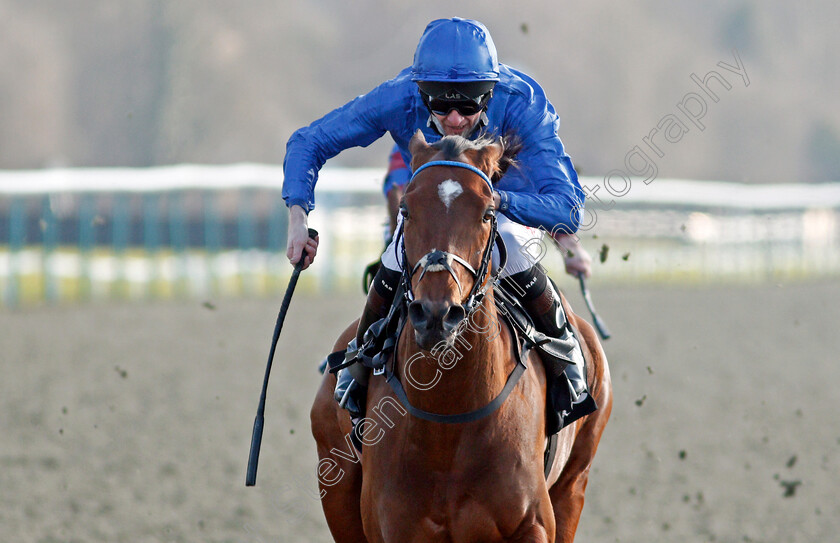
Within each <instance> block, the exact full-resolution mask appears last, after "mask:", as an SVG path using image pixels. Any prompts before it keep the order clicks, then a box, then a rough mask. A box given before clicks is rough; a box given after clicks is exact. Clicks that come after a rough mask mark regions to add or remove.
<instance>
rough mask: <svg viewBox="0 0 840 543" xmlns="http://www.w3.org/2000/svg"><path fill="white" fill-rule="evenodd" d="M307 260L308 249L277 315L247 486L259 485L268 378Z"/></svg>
mask: <svg viewBox="0 0 840 543" xmlns="http://www.w3.org/2000/svg"><path fill="white" fill-rule="evenodd" d="M317 235H318V232H316V231H315V229H314V228H310V229H309V237H310V238H315V236H317ZM304 259H306V249H305V248H304V249H303V251H302V252H301V254H300V260H298V261H297V264H295V269H294V270H293V271H292V277H291V279H289V286H288V287H286V295H285V296H284V297H283V303H282V304H281V305H280V312H279V313H278V314H277V323H276V324H275V325H274V337H272V338H271V350H270V351H269V352H268V364H267V365H266V367H265V379H263V386H262V393H261V394H260V405H259V407H258V408H257V417H256V418H255V419H254V431H253V432H252V433H251V454H250V455H249V456H248V473H247V474H246V475H245V486H254V485H255V484H257V463H258V462H259V460H260V445H261V444H262V435H263V422H264V421H265V392H266V390H267V389H268V376H269V375H270V374H271V362H272V361H273V360H274V351H275V349H276V348H277V340H278V339H280V330H281V329H282V328H283V321H284V320H285V319H286V312H287V311H288V310H289V303H290V302H291V301H292V294H293V293H294V292H295V285H297V280H298V276H299V275H300V271H301V268H303V261H304Z"/></svg>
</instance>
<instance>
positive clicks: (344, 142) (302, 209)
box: [283, 17, 596, 429]
mask: <svg viewBox="0 0 840 543" xmlns="http://www.w3.org/2000/svg"><path fill="white" fill-rule="evenodd" d="M559 123H560V121H559V117H558V116H557V114H556V113H555V110H554V106H552V105H551V103H550V102H549V101H548V99H547V98H546V96H545V93H544V91H543V90H542V88H541V87H540V86H539V84H538V83H537V82H536V81H534V80H533V79H531V78H530V77H529V76H528V75H526V74H524V73H522V72H519V71H517V70H515V69H514V68H511V67H509V66H506V65H504V64H501V63H499V62H498V58H497V55H496V47H495V45H494V43H493V40H492V38H491V37H490V34H489V32H488V31H487V29H486V28H485V26H484V25H483V24H481V23H479V22H477V21H473V20H470V19H461V18H457V17H456V18H452V19H439V20H436V21H432V22H431V23H429V25H428V26H427V27H426V30H425V31H424V33H423V35H422V37H421V38H420V42H419V44H418V46H417V49H416V51H415V54H414V62H413V64H412V65H411V66H409V67H407V68H405V69H404V70H402V71H401V72H400V73H399V74H397V76H396V77H394V78H393V79H391V80H389V81H386V82H385V83H382V84H381V85H379V86H377V87H376V88H374V89H373V90H372V91H370V92H369V93H367V94H364V95H361V96H359V97H357V98H356V99H354V100H352V101H350V102H349V103H347V104H345V105H344V106H342V107H340V108H338V109H336V110H334V111H332V112H330V113H328V114H327V115H325V116H324V117H322V118H321V119H319V120H317V121H315V122H314V123H312V124H311V125H309V126H307V127H304V128H301V129H299V130H297V131H296V132H295V133H294V134H293V135H292V137H291V138H290V139H289V142H288V144H287V146H286V157H285V160H284V162H283V167H284V183H283V198H284V200H285V201H286V205H287V207H288V208H289V214H290V216H289V234H288V236H289V238H288V248H287V256H288V257H289V260H290V261H291V262H292V263H293V264H295V263H297V262H298V260H299V259H300V257H301V254H302V251H303V249H304V248H305V249H306V252H307V256H306V260H305V261H304V265H303V268H304V269H305V268H306V267H308V266H309V265H310V264H311V263H312V260H313V259H314V258H315V255H316V253H317V248H318V240H317V238H315V239H311V238H309V236H308V232H307V214H308V213H309V211H311V210H312V209H313V207H314V188H315V183H316V182H317V179H318V171H319V170H320V168H321V167H322V166H323V164H324V163H325V162H326V161H327V159H329V158H331V157H333V156H335V155H336V154H338V153H339V152H341V151H343V150H344V149H347V148H350V147H354V146H367V145H369V144H370V143H372V142H373V141H375V140H376V139H378V138H380V137H381V136H382V135H384V134H385V132H389V133H390V135H391V137H392V138H393V139H394V141H395V143H396V145H397V148H398V149H399V152H400V154H401V155H402V158H403V160H404V163H405V164H410V162H411V161H410V156H411V155H410V153H409V151H408V143H409V140H410V139H411V137H412V135H413V134H414V133H415V132H416V131H417V130H420V131H422V133H423V135H424V137H425V139H426V140H427V141H429V142H434V141H437V140H439V139H440V138H442V137H443V136H447V135H460V136H462V137H465V138H471V139H472V138H475V137H477V136H478V135H479V134H484V133H491V134H497V135H501V134H510V133H513V134H514V135H515V136H516V137H517V138H518V139H519V141H520V142H521V144H522V149H521V151H520V152H519V153H518V154H517V156H516V161H517V167H515V168H510V169H508V171H507V172H506V173H505V174H504V175H503V176H502V177H501V179H499V181H498V182H497V184H496V187H495V188H494V192H493V201H494V204H495V207H496V209H497V210H498V211H499V215H498V230H499V233H500V234H501V236H502V239H503V240H504V242H505V245H506V246H507V252H508V261H507V265H506V267H505V269H504V270H503V273H502V280H503V281H505V282H507V283H508V284H511V285H513V287H514V288H513V290H514V291H516V293H517V296H518V298H519V300H520V302H521V303H522V305H523V307H524V308H525V309H526V310H527V311H528V313H529V315H530V316H531V319H532V320H533V321H534V325H535V328H536V329H537V330H538V331H539V332H542V333H543V334H545V335H546V336H548V337H550V338H554V339H553V341H554V342H556V343H555V345H556V346H557V347H558V348H556V349H554V350H555V351H561V352H562V353H565V357H566V359H567V361H568V362H570V365H568V366H567V367H566V369H565V372H562V374H560V375H555V376H553V383H554V385H553V386H554V387H564V388H568V394H567V395H568V396H570V397H571V407H570V409H567V410H565V411H563V412H558V416H559V419H560V421H561V422H560V425H561V426H563V425H566V424H568V423H570V422H572V421H573V420H575V419H577V418H579V417H581V416H583V415H586V414H588V413H590V412H592V411H593V410H594V409H596V406H595V404H594V401H593V400H592V398H591V397H590V396H589V393H588V387H587V383H586V379H585V377H584V375H585V374H583V373H582V370H583V367H584V360H583V355H582V352H581V349H580V345H579V343H578V339H577V338H576V337H575V335H574V333H573V331H572V329H571V326H570V325H569V323H568V320H567V318H566V315H565V312H564V310H563V307H562V305H561V303H560V296H559V294H558V292H557V289H556V287H555V285H554V283H553V281H551V279H550V278H549V277H548V276H547V274H546V272H545V269H544V268H543V267H542V266H541V265H540V264H539V262H537V261H535V259H534V257H533V255H532V254H531V253H530V252H529V251H528V250H527V247H528V246H529V244H531V243H532V242H533V240H535V239H540V238H541V237H542V234H543V232H544V231H547V232H550V233H551V234H552V235H557V234H558V233H561V234H573V233H574V232H575V231H576V230H577V228H578V226H579V224H580V220H581V217H582V213H583V201H584V194H583V190H582V189H581V187H580V184H579V183H578V179H577V173H576V172H575V169H574V167H573V166H572V162H571V159H570V158H569V156H568V155H567V154H566V152H565V150H564V147H563V143H562V142H561V141H560V138H559V137H558V135H557V129H558V127H559ZM566 237H567V238H569V236H566ZM569 239H571V238H569ZM391 243H392V244H394V243H396V241H392V242H391ZM395 255H396V251H395V250H394V247H393V246H392V247H390V248H389V250H386V251H385V253H383V256H382V261H381V264H382V265H381V266H380V269H379V271H378V272H377V274H376V276H375V277H374V280H373V284H372V288H371V289H370V292H369V294H368V298H367V302H366V305H365V310H364V312H363V314H362V317H361V320H360V322H359V326H358V330H357V335H356V339H355V340H354V341H352V342H351V344H350V345H348V349H347V359H348V362H352V361H353V360H354V357H355V356H356V354H357V352H358V350H359V347H360V346H361V345H362V340H363V338H364V333H365V331H367V329H368V327H370V325H371V324H373V323H374V322H375V321H377V320H379V319H381V318H383V317H385V315H386V314H387V312H388V309H389V307H390V305H391V303H392V301H393V298H394V293H395V291H396V288H397V286H398V284H399V281H400V277H401V274H402V270H401V263H400V262H398V261H397V258H396V256H395ZM497 262H498V255H497V252H496V251H495V250H494V263H497ZM587 271H588V270H587ZM581 272H583V270H581ZM368 373H369V372H368V370H367V368H365V367H364V366H362V365H361V364H358V363H355V364H352V365H351V366H349V367H348V368H346V369H344V370H342V371H340V372H339V375H338V383H337V385H336V398H337V399H340V400H341V403H342V406H343V407H346V408H348V410H349V411H350V413H351V416H360V415H361V411H362V410H363V406H362V405H359V404H360V403H361V402H360V401H359V399H360V398H362V397H363V395H364V389H365V387H366V384H367V378H368ZM546 373H547V374H548V373H550V372H549V371H548V364H547V372H546ZM550 394H551V391H550ZM558 429H559V428H558Z"/></svg>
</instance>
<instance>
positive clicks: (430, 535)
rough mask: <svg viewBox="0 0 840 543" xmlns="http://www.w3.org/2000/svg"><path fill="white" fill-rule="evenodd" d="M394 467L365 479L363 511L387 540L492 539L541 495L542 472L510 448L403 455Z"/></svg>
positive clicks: (517, 520) (508, 529)
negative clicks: (365, 509)
mask: <svg viewBox="0 0 840 543" xmlns="http://www.w3.org/2000/svg"><path fill="white" fill-rule="evenodd" d="M485 454H491V456H490V457H486V458H485V457H484V455H485ZM393 464H394V466H395V468H394V469H388V470H384V471H382V472H380V474H379V476H375V477H373V478H370V479H367V480H366V481H365V485H366V486H367V485H368V483H369V484H370V486H369V487H368V490H369V493H368V499H369V500H370V501H369V502H368V503H369V504H370V506H371V507H370V509H369V511H368V513H369V514H372V515H373V516H375V517H377V518H376V519H375V520H374V522H375V523H376V524H378V525H379V526H380V529H379V530H377V531H378V532H380V533H384V534H390V535H391V536H392V539H386V541H388V540H390V541H441V542H462V541H497V540H500V539H499V537H500V534H502V533H511V532H512V531H513V530H515V529H516V527H518V526H520V525H521V524H522V522H523V520H524V519H525V517H526V516H527V515H529V514H530V512H532V511H533V510H535V509H536V508H537V507H535V504H536V502H538V501H540V500H541V499H543V498H544V497H545V493H544V492H541V488H542V486H541V485H542V484H543V480H542V472H541V470H538V471H535V470H534V468H533V466H532V465H531V464H532V463H531V462H530V461H526V460H525V459H524V458H522V456H521V455H520V454H519V453H516V452H512V451H511V450H510V449H507V451H502V450H499V451H493V450H492V449H491V450H489V451H488V450H487V449H486V448H485V449H483V450H482V449H480V448H479V449H475V450H474V451H473V452H472V453H471V454H466V453H465V454H464V455H463V456H459V455H456V456H453V457H450V458H443V457H436V456H435V455H434V454H431V455H429V454H426V455H425V456H423V457H420V456H415V455H411V454H406V455H404V457H403V458H402V459H401V461H399V462H394V463H393ZM420 534H422V536H420ZM477 534H479V535H481V537H476V535H477Z"/></svg>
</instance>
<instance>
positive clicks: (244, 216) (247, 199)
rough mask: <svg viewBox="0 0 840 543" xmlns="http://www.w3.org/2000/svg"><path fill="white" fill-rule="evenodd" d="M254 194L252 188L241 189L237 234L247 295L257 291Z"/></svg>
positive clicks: (244, 289)
mask: <svg viewBox="0 0 840 543" xmlns="http://www.w3.org/2000/svg"><path fill="white" fill-rule="evenodd" d="M253 201H254V194H253V191H252V190H250V189H243V190H241V191H239V217H238V220H237V227H236V235H237V245H238V247H237V249H238V250H239V276H240V277H241V278H242V291H243V292H244V294H246V295H247V296H253V295H254V294H255V293H256V284H255V282H256V277H255V275H256V274H255V273H254V267H253V254H252V252H251V249H253V248H254V234H255V230H254V206H253Z"/></svg>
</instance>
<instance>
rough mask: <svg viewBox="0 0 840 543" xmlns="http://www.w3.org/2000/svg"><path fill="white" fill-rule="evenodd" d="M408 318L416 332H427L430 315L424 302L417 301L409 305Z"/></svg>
mask: <svg viewBox="0 0 840 543" xmlns="http://www.w3.org/2000/svg"><path fill="white" fill-rule="evenodd" d="M408 318H409V320H410V321H411V325H412V326H414V329H415V330H425V329H426V326H427V324H428V322H429V315H428V313H427V312H426V308H425V307H423V302H422V301H419V300H415V301H413V302H411V303H410V304H408Z"/></svg>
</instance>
